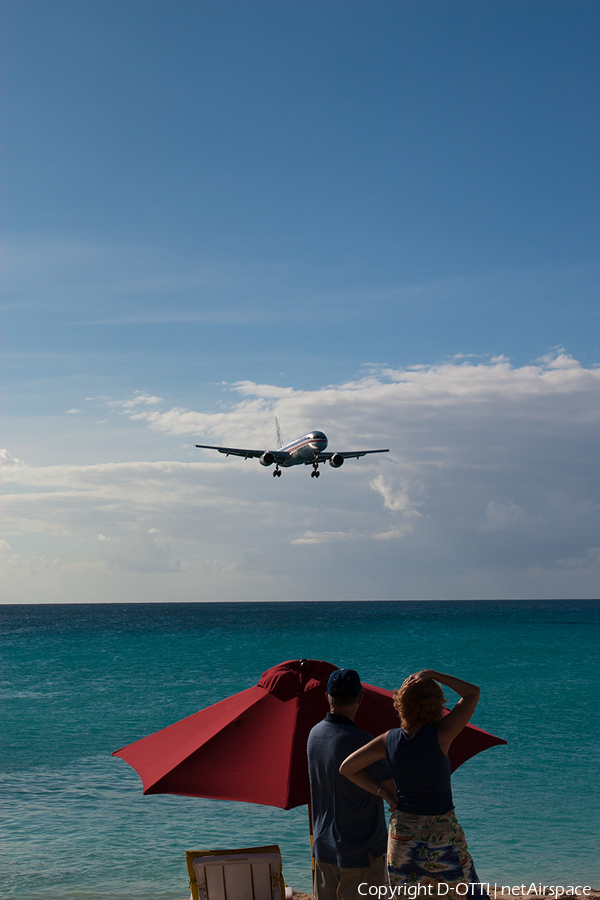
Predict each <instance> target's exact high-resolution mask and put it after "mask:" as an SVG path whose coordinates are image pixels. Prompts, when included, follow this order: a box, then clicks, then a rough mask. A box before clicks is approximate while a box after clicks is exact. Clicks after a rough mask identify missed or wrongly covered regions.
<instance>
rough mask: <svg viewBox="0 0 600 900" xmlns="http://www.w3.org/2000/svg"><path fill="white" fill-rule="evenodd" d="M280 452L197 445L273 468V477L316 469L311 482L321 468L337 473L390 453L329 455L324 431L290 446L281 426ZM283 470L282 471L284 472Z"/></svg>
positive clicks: (309, 435)
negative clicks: (293, 468) (351, 463)
mask: <svg viewBox="0 0 600 900" xmlns="http://www.w3.org/2000/svg"><path fill="white" fill-rule="evenodd" d="M277 445H278V449H277V450H242V449H240V448H238V447H213V446H212V445H211V444H196V447H200V448H201V449H202V450H218V451H219V453H224V454H225V456H243V457H244V459H258V461H259V462H260V464H261V466H272V465H273V463H275V468H274V469H273V477H274V478H275V476H280V475H281V469H282V468H283V469H288V468H289V467H290V466H312V472H311V473H310V477H311V478H318V477H319V475H320V474H321V473H320V472H319V465H320V464H321V463H325V462H328V463H329V465H330V466H332V467H333V468H334V469H339V468H340V466H342V465H343V464H344V460H345V459H358V457H359V456H366V455H367V454H368V453H389V452H390V451H389V449H387V450H349V451H348V450H347V451H345V452H343V453H325V449H326V447H327V438H326V437H325V435H324V434H323V432H322V431H310V432H309V433H308V434H303V435H302V437H299V438H297V439H296V440H295V441H290V443H289V444H283V446H282V441H281V433H280V431H279V423H278V424H277ZM280 467H281V468H280Z"/></svg>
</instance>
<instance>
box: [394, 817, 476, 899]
mask: <svg viewBox="0 0 600 900" xmlns="http://www.w3.org/2000/svg"><path fill="white" fill-rule="evenodd" d="M388 873H389V878H390V884H391V885H392V886H393V885H413V884H423V885H439V886H440V887H439V888H435V889H434V890H432V891H429V892H428V893H430V894H431V895H433V896H436V897H438V896H439V897H440V898H441V897H443V896H446V897H448V898H449V900H454V898H457V900H458V898H460V897H467V898H469V897H487V894H486V892H485V891H484V890H483V888H482V887H481V886H480V884H479V879H478V877H477V873H476V871H475V866H474V865H473V860H472V858H471V854H470V853H469V851H468V850H467V841H466V839H465V834H464V831H463V830H462V828H461V827H460V825H459V824H458V822H457V821H456V816H455V815H454V810H450V812H447V813H444V815H442V816H416V815H413V814H412V813H405V812H400V810H395V811H394V812H393V813H392V815H391V818H390V831H389V837H388ZM443 885H444V886H443ZM445 885H447V888H446V887H445ZM459 885H460V887H457V886H459ZM467 885H468V887H467Z"/></svg>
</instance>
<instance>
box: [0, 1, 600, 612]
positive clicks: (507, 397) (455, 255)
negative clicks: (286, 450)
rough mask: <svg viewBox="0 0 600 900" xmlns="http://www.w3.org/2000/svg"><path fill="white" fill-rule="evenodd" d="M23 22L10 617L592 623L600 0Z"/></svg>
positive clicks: (227, 10)
mask: <svg viewBox="0 0 600 900" xmlns="http://www.w3.org/2000/svg"><path fill="white" fill-rule="evenodd" d="M2 18H3V24H2V31H3V57H4V63H3V65H4V73H3V89H2V94H3V97H2V100H3V109H4V128H3V143H4V149H3V196H4V203H3V208H4V212H3V217H2V231H3V237H4V244H5V253H4V258H5V263H4V275H3V285H4V290H3V294H4V306H5V312H4V314H3V322H4V324H3V344H4V357H5V363H4V381H5V385H6V386H7V387H6V391H5V400H4V419H5V426H4V429H3V432H4V435H5V439H4V442H3V444H4V446H5V447H6V453H5V456H4V457H3V459H4V461H5V465H4V466H3V469H4V470H5V471H6V472H7V473H8V474H7V504H8V506H7V511H6V513H5V522H6V525H7V529H6V535H5V538H4V544H3V548H4V559H5V561H6V565H7V571H8V573H9V577H7V582H6V583H7V585H8V593H7V596H8V597H9V599H10V600H12V601H14V602H30V601H34V602H40V601H43V600H57V599H61V598H63V599H67V600H72V601H76V600H85V599H89V600H102V599H111V598H112V599H123V600H124V599H169V598H171V597H172V598H173V599H183V598H188V599H199V600H200V599H206V600H210V599H231V600H235V599H260V598H262V597H264V598H265V599H277V598H279V597H281V598H285V597H286V596H289V597H290V598H293V599H298V598H301V597H302V596H305V594H306V593H308V594H309V595H310V596H314V597H315V599H323V598H327V597H330V596H331V597H334V598H336V599H346V598H347V599H356V598H369V597H373V598H390V599H393V598H396V597H398V598H405V599H412V598H423V599H427V598H430V597H441V598H451V597H463V596H464V597H492V596H493V597H504V596H508V597H512V596H515V597H519V596H527V597H537V596H539V597H544V596H566V597H568V596H582V597H583V596H597V595H598V584H599V582H598V565H599V553H600V551H598V546H597V545H598V539H597V534H598V524H599V523H598V518H599V509H598V493H597V488H598V475H597V464H596V462H595V457H594V452H593V451H592V450H591V448H593V447H594V446H595V442H596V441H597V438H598V414H597V410H598V377H599V370H598V365H599V364H600V337H599V335H600V329H599V328H598V309H599V305H598V274H599V265H600V260H599V252H598V218H599V213H598V211H599V209H600V204H599V202H598V201H599V198H598V185H599V175H598V136H599V123H600V118H599V116H598V102H599V92H598V84H599V81H600V79H599V75H600V72H599V69H600V60H599V57H598V52H597V51H598V46H599V38H600V34H599V31H600V9H599V7H598V4H597V3H596V2H595V0H589V2H582V0H560V2H554V0H544V2H534V0H531V2H530V0H527V2H522V0H518V2H507V0H497V2H494V0H486V2H485V3H481V2H480V0H468V2H460V0H456V2H448V0H439V2H438V0H425V2H423V0H414V2H401V0H394V2H388V0H385V2H384V0H381V2H380V0H377V2H372V0H369V2H349V0H344V2H329V0H325V2H323V0H318V2H316V0H315V2H312V0H308V2H307V0H303V2H288V0H286V2H285V3H282V2H281V0H278V2H269V0H265V2H260V0H256V2H255V0H243V2H242V0H225V2H224V0H219V2H203V0H197V2H188V0H170V2H168V3H167V2H163V0H143V2H135V0H119V2H116V0H103V2H94V0H86V2H85V3H80V2H76V0H70V2H63V0H27V2H20V0H5V2H4V3H3V12H2ZM275 414H277V415H279V417H280V420H281V423H282V428H283V430H284V436H287V437H294V436H296V434H297V433H301V432H303V431H306V430H308V429H310V428H315V427H316V428H322V429H323V430H324V431H325V432H326V433H327V434H328V436H329V439H330V444H331V447H332V449H338V448H339V449H353V448H354V447H355V446H361V447H362V446H390V450H391V453H390V455H389V459H388V458H386V459H385V460H384V459H381V460H374V459H373V460H369V461H359V462H355V463H352V464H348V465H347V467H344V469H343V470H341V471H339V472H334V471H332V470H328V472H327V478H321V479H320V480H319V483H318V485H315V484H314V483H312V484H311V482H310V479H308V481H307V478H306V476H307V475H308V470H307V471H306V472H305V471H304V470H302V471H300V470H295V471H291V472H289V473H284V476H285V477H284V478H281V479H272V478H270V476H269V472H268V471H266V470H263V469H261V468H260V467H257V466H256V465H254V466H252V465H251V464H250V463H243V462H234V461H231V460H228V461H225V460H224V459H222V458H221V457H218V458H216V459H215V458H212V457H211V456H210V455H209V454H200V451H196V450H194V448H193V446H192V445H193V444H194V443H195V442H206V443H212V442H226V443H229V444H236V443H237V444H241V445H242V446H245V445H246V444H247V445H248V446H253V445H254V444H257V445H258V446H261V447H262V446H263V445H265V446H268V445H269V444H272V442H273V432H274V428H273V417H274V415H275ZM467 435H468V442H466V441H465V440H464V438H465V436H467ZM249 441H252V442H253V444H249V443H248V442H249ZM371 442H375V443H374V444H372V443H371ZM334 445H335V446H334ZM549 448H551V449H549ZM15 460H16V461H17V462H14V461H15ZM169 464H171V469H169ZM132 466H133V467H134V468H133V469H132V468H131V467H132ZM152 466H154V467H155V468H154V469H152ZM119 467H125V468H119ZM127 467H129V468H127ZM149 467H150V468H149ZM178 467H179V468H178ZM182 467H183V468H182ZM440 473H445V475H444V476H443V477H442V475H441V474H440ZM324 474H325V473H324ZM313 481H314V480H313ZM274 482H277V484H274ZM325 482H327V484H326V485H325ZM157 485H160V489H158V488H157V487H156V486H157ZM92 486H93V487H92ZM317 486H318V488H319V491H318V492H317V491H315V490H314V488H315V487H317ZM275 489H277V491H275ZM150 498H152V500H151V499H150ZM177 498H179V499H177ZM199 520H201V524H200V522H199ZM98 535H100V537H98ZM382 535H387V537H382ZM90 573H93V578H92V581H93V583H94V586H93V588H91V587H90V577H89V576H90ZM319 592H321V593H319Z"/></svg>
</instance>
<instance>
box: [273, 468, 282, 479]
mask: <svg viewBox="0 0 600 900" xmlns="http://www.w3.org/2000/svg"><path fill="white" fill-rule="evenodd" d="M275 477H277V478H281V469H273V478H275Z"/></svg>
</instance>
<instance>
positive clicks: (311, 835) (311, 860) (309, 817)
mask: <svg viewBox="0 0 600 900" xmlns="http://www.w3.org/2000/svg"><path fill="white" fill-rule="evenodd" d="M308 831H309V833H310V862H311V867H312V877H313V890H314V881H315V858H314V856H313V855H312V846H313V819H312V805H311V802H310V800H309V801H308Z"/></svg>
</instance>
